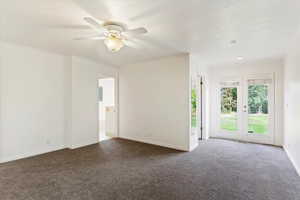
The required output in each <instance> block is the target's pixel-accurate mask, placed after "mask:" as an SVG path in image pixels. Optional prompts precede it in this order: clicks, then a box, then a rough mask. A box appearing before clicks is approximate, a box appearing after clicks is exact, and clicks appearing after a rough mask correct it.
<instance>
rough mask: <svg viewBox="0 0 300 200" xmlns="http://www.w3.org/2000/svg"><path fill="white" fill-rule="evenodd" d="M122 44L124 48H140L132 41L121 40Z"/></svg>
mask: <svg viewBox="0 0 300 200" xmlns="http://www.w3.org/2000/svg"><path fill="white" fill-rule="evenodd" d="M123 42H124V44H125V45H126V46H128V47H132V48H135V49H138V48H140V47H139V46H138V44H137V43H135V42H133V41H132V40H123Z"/></svg>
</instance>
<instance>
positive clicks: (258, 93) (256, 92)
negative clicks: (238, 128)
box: [248, 80, 269, 134]
mask: <svg viewBox="0 0 300 200" xmlns="http://www.w3.org/2000/svg"><path fill="white" fill-rule="evenodd" d="M268 85H269V81H268V80H249V81H248V133H257V134H266V133H268V124H269V121H268V119H269V116H268V115H269V108H268V104H269V102H268Z"/></svg>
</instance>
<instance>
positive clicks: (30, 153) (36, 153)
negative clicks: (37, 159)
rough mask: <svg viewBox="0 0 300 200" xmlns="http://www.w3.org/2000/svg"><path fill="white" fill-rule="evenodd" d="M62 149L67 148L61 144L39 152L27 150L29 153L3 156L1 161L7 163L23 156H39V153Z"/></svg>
mask: <svg viewBox="0 0 300 200" xmlns="http://www.w3.org/2000/svg"><path fill="white" fill-rule="evenodd" d="M62 149H65V147H64V146H60V147H56V148H51V149H47V150H44V151H39V152H27V153H23V154H18V155H14V156H8V157H4V158H1V160H0V163H6V162H10V161H15V160H20V159H23V158H30V157H33V156H38V155H42V154H45V153H50V152H53V151H58V150H62Z"/></svg>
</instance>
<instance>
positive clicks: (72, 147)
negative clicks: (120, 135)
mask: <svg viewBox="0 0 300 200" xmlns="http://www.w3.org/2000/svg"><path fill="white" fill-rule="evenodd" d="M97 143H99V141H93V142H87V143H82V144H75V145H71V146H70V147H69V149H77V148H81V147H85V146H89V145H93V144H97Z"/></svg>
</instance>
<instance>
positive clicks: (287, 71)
mask: <svg viewBox="0 0 300 200" xmlns="http://www.w3.org/2000/svg"><path fill="white" fill-rule="evenodd" d="M299 41H300V40H296V42H295V44H297V45H298V44H299ZM284 75H285V76H284V91H285V94H284V97H285V99H284V105H285V107H284V134H285V137H284V148H285V150H286V152H287V153H288V155H289V157H290V159H291V161H292V162H293V164H294V166H295V167H296V169H297V170H298V173H299V175H300V125H299V122H300V103H299V99H300V48H299V47H297V46H295V47H291V48H290V49H289V51H288V54H287V57H286V59H285V67H284Z"/></svg>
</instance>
